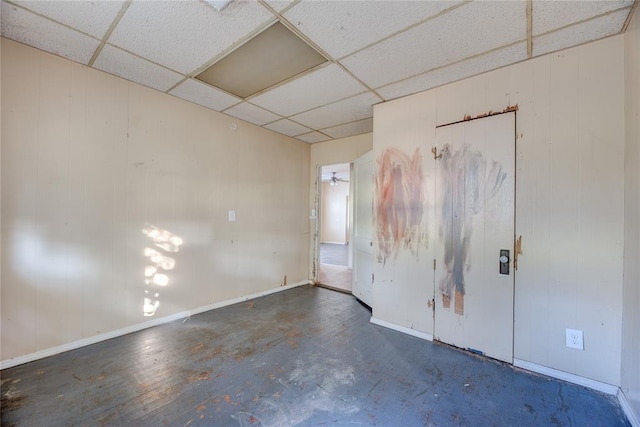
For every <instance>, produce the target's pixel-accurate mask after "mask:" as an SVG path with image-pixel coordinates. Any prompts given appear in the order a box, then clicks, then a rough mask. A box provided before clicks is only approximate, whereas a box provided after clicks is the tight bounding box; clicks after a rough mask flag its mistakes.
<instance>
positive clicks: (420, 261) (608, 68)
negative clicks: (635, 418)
mask: <svg viewBox="0 0 640 427" xmlns="http://www.w3.org/2000/svg"><path fill="white" fill-rule="evenodd" d="M623 49H624V37H623V36H616V37H612V38H608V39H605V40H601V41H598V42H595V43H590V44H586V45H583V46H580V47H577V48H573V49H568V50H564V51H560V52H556V53H553V54H549V55H546V56H543V57H539V58H535V59H533V60H529V61H525V62H522V63H519V64H516V65H512V66H508V67H505V68H502V69H499V70H496V71H492V72H489V73H486V74H482V75H480V76H476V77H473V78H470V79H466V80H463V81H460V82H456V83H453V84H450V85H446V86H443V87H439V88H436V89H433V90H430V91H427V92H423V93H420V94H416V95H412V96H408V97H405V98H401V99H398V100H394V101H390V102H386V103H383V104H379V105H377V106H376V107H375V110H374V113H375V114H374V144H373V145H374V157H375V158H376V159H378V160H379V159H380V156H381V154H382V153H383V152H384V150H386V149H387V148H389V147H396V148H398V149H400V150H402V151H403V152H404V153H405V154H406V155H408V156H413V155H414V153H415V150H416V149H419V150H420V153H421V155H422V157H423V159H422V165H423V173H424V180H425V184H424V188H423V191H424V192H425V213H424V217H423V221H422V227H421V229H420V230H419V233H418V234H419V235H420V236H418V237H422V239H421V240H419V241H420V244H419V245H415V246H414V248H412V250H411V251H410V250H404V249H402V250H400V251H399V253H398V254H397V257H396V258H389V259H387V261H386V263H385V264H383V263H382V262H380V263H377V264H376V265H375V266H374V272H375V284H374V306H373V308H374V312H373V315H374V317H376V318H378V319H381V320H384V321H388V322H391V323H394V324H397V325H399V326H402V327H408V328H413V329H416V330H419V331H422V332H427V333H431V332H432V331H433V317H432V312H431V309H430V308H429V307H428V306H427V303H428V301H429V300H430V299H431V298H432V297H433V269H432V262H433V258H434V257H433V244H432V242H433V236H434V235H435V233H437V232H438V230H435V229H434V227H433V218H432V217H431V216H430V215H431V213H430V212H433V209H432V206H433V198H432V193H433V192H432V188H433V185H434V182H433V173H432V172H433V156H432V154H431V152H430V150H431V147H432V146H434V145H435V144H434V137H435V127H436V126H437V125H441V124H447V123H452V122H456V121H459V120H462V119H463V118H464V117H465V115H471V116H477V115H479V114H484V113H488V112H489V111H502V110H503V109H504V108H505V107H507V106H509V105H516V104H517V105H518V106H519V111H518V113H517V122H516V128H517V148H516V168H517V172H516V199H517V202H516V234H517V235H522V236H523V246H522V250H523V254H522V256H521V257H520V264H519V270H518V271H517V273H516V276H515V277H516V284H515V343H514V347H515V348H514V357H515V358H517V359H521V360H525V361H529V362H532V363H535V364H539V365H542V366H546V367H550V368H553V369H557V370H560V371H564V372H569V373H572V374H575V375H579V376H582V377H586V378H590V379H594V380H597V381H602V382H605V383H609V384H613V385H620V360H621V352H620V348H621V344H622V343H621V322H622V319H621V317H622V316H621V313H622V268H623V240H624V238H623V231H624V225H623V224H624V194H623V192H624V176H623V173H624V149H625V147H624V139H625V136H624V135H625V134H624V126H625V123H624V93H625V89H624V53H623ZM375 203H376V202H375V201H374V206H375ZM374 246H376V243H374ZM416 254H417V255H416ZM490 309H491V308H490V307H487V310H490ZM565 328H572V329H579V330H582V331H584V342H585V349H584V351H580V350H575V349H571V348H567V347H566V346H565Z"/></svg>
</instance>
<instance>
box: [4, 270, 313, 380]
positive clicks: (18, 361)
mask: <svg viewBox="0 0 640 427" xmlns="http://www.w3.org/2000/svg"><path fill="white" fill-rule="evenodd" d="M310 284H313V282H312V281H311V280H302V281H300V282H297V283H292V284H290V285H286V286H279V287H277V288H272V289H269V290H266V291H262V292H257V293H255V294H251V295H245V296H241V297H238V298H233V299H229V300H225V301H220V302H216V303H213V304H208V305H205V306H202V307H197V308H195V309H193V310H187V311H181V312H179V313H175V314H171V315H169V316H164V317H159V318H157V319H153V320H150V321H148V322H142V323H137V324H135V325H131V326H127V327H125V328H122V329H117V330H115V331H110V332H105V333H103V334H100V335H95V336H92V337H88V338H83V339H81V340H78V341H73V342H70V343H67V344H62V345H59V346H56V347H51V348H47V349H45V350H40V351H36V352H35V353H30V354H25V355H24V356H18V357H14V358H12V359H7V360H2V361H0V371H1V370H3V369H7V368H13V367H14V366H18V365H22V364H24V363H29V362H33V361H35V360H39V359H44V358H45V357H49V356H54V355H56V354H60V353H64V352H65V351H69V350H75V349H78V348H81V347H85V346H87V345H91V344H96V343H99V342H101V341H106V340H109V339H111V338H116V337H120V336H122V335H127V334H130V333H132V332H138V331H141V330H143V329H147V328H151V327H153V326H158V325H162V324H164V323H169V322H173V321H175V320H179V319H184V318H188V317H190V316H192V315H195V314H200V313H204V312H205V311H209V310H213V309H216V308H221V307H226V306H228V305H232V304H237V303H239V302H244V301H248V300H251V299H255V298H259V297H264V296H267V295H271V294H275V293H277V292H282V291H286V290H287V289H291V288H295V287H298V286H303V285H310Z"/></svg>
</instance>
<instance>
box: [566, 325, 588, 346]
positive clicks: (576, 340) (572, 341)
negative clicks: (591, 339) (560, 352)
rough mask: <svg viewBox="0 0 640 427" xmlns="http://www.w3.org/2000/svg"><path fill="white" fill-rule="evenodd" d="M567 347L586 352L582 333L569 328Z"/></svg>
mask: <svg viewBox="0 0 640 427" xmlns="http://www.w3.org/2000/svg"><path fill="white" fill-rule="evenodd" d="M567 347H569V348H577V349H578V350H584V340H583V337H582V331H579V330H577V329H569V328H567Z"/></svg>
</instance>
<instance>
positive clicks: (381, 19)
mask: <svg viewBox="0 0 640 427" xmlns="http://www.w3.org/2000/svg"><path fill="white" fill-rule="evenodd" d="M459 3H460V1H319V2H318V1H316V2H314V1H303V2H301V3H298V4H297V5H295V7H292V8H291V9H289V10H288V11H287V12H286V13H285V14H284V17H285V18H286V19H287V20H288V21H290V22H291V23H293V25H295V26H296V27H297V28H298V29H299V30H300V31H302V32H303V33H304V34H305V35H306V36H308V37H309V38H311V39H312V40H313V41H314V42H315V43H316V44H318V46H320V47H321V48H322V49H323V50H325V51H326V52H327V53H329V54H330V55H331V56H332V57H333V58H336V59H338V58H342V57H343V56H346V55H348V54H350V53H352V52H355V51H356V50H358V49H362V48H363V47H365V46H368V45H370V44H371V43H374V42H376V41H378V40H380V39H383V38H384V37H387V36H390V35H392V34H393V33H395V32H397V31H400V30H402V29H404V28H405V27H408V26H410V25H413V24H415V23H418V22H420V21H422V20H424V19H426V18H429V17H431V16H434V15H436V14H438V13H439V12H442V11H443V10H445V9H447V8H449V7H452V6H455V5H456V4H459Z"/></svg>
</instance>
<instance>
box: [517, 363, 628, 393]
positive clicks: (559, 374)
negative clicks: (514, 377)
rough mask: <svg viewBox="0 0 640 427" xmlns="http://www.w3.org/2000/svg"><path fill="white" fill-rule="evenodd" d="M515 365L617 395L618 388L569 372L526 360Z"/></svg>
mask: <svg viewBox="0 0 640 427" xmlns="http://www.w3.org/2000/svg"><path fill="white" fill-rule="evenodd" d="M513 365H514V366H517V367H518V368H522V369H526V370H528V371H533V372H537V373H539V374H543V375H547V376H549V377H553V378H557V379H559V380H564V381H567V382H570V383H573V384H578V385H581V386H583V387H587V388H591V389H593V390H598V391H601V392H603V393H607V394H613V395H615V394H617V393H618V387H617V386H614V385H611V384H607V383H603V382H601V381H596V380H592V379H590V378H585V377H581V376H580V375H575V374H570V373H568V372H564V371H559V370H557V369H553V368H548V367H546V366H542V365H538V364H537V363H532V362H527V361H526V360H520V359H513Z"/></svg>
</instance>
